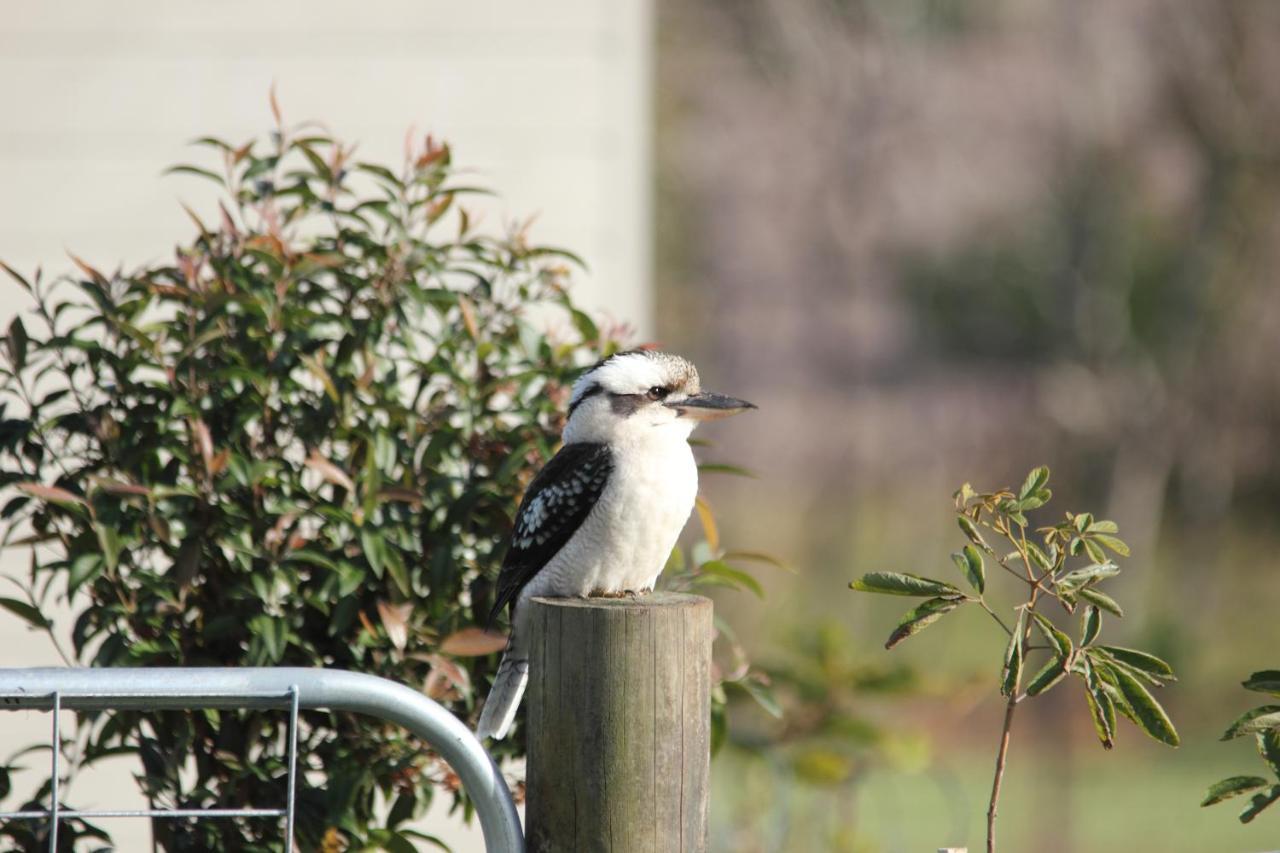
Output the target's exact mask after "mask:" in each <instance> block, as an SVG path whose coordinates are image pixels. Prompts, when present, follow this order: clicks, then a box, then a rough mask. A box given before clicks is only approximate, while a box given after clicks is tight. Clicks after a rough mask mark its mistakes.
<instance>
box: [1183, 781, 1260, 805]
mask: <svg viewBox="0 0 1280 853" xmlns="http://www.w3.org/2000/svg"><path fill="white" fill-rule="evenodd" d="M1269 784H1270V783H1269V782H1267V780H1266V779H1263V778H1262V777H1261V776H1232V777H1230V778H1228V779H1223V780H1222V781H1221V782H1216V783H1214V784H1212V785H1210V786H1209V790H1208V792H1207V793H1206V794H1205V797H1204V800H1203V801H1201V803H1200V805H1201V806H1212V805H1214V804H1215V803H1220V802H1222V801H1223V800H1229V799H1231V798H1232V797H1238V796H1240V795H1241V794H1248V793H1250V792H1251V791H1256V790H1258V789H1259V788H1265V787H1267V786H1268V785H1269Z"/></svg>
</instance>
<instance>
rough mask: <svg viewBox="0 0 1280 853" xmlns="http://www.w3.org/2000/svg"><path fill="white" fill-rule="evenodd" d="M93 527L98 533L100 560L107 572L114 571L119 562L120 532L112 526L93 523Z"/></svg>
mask: <svg viewBox="0 0 1280 853" xmlns="http://www.w3.org/2000/svg"><path fill="white" fill-rule="evenodd" d="M93 529H94V530H95V531H96V532H97V534H98V545H99V547H101V548H102V562H103V564H104V565H105V566H106V567H107V571H108V572H114V571H115V570H116V566H117V565H119V563H120V548H121V545H120V534H119V533H117V532H116V529H115V528H114V527H108V526H107V525H105V524H101V523H95V524H94V525H93Z"/></svg>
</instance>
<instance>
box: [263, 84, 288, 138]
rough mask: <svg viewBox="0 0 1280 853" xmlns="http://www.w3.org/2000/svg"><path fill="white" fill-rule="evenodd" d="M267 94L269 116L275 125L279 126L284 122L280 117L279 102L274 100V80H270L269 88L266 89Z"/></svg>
mask: <svg viewBox="0 0 1280 853" xmlns="http://www.w3.org/2000/svg"><path fill="white" fill-rule="evenodd" d="M267 96H268V99H269V100H270V102H271V117H272V118H274V119H275V120H276V127H280V126H282V125H283V124H284V119H283V118H281V113H280V102H279V101H278V100H276V84H275V81H274V80H273V81H272V82H271V89H270V90H269V91H268V93H267Z"/></svg>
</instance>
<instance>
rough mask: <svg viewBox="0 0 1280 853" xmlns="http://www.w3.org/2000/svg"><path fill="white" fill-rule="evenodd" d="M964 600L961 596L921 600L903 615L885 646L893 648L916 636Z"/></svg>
mask: <svg viewBox="0 0 1280 853" xmlns="http://www.w3.org/2000/svg"><path fill="white" fill-rule="evenodd" d="M963 602H964V599H959V598H931V599H929V600H928V601H924V602H921V604H920V606H918V607H916V608H915V609H914V610H912V611H910V612H909V613H907V615H906V616H903V617H902V621H901V622H899V623H898V627H897V628H895V629H894V631H893V633H892V634H890V635H889V639H888V640H887V641H886V642H885V644H884V647H885V648H886V649H892V648H893V647H894V646H896V645H898V643H901V642H902V641H903V640H905V639H907V637H911V636H914V635H916V634H918V633H920V632H921V631H923V630H924V629H925V628H927V627H929V626H930V625H932V624H933V623H934V622H937V621H938V620H939V619H941V618H942V617H943V616H946V615H947V614H948V613H950V612H951V611H952V610H955V609H956V608H957V607H959V606H960V605H961V604H962V603H963Z"/></svg>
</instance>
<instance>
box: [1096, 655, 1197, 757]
mask: <svg viewBox="0 0 1280 853" xmlns="http://www.w3.org/2000/svg"><path fill="white" fill-rule="evenodd" d="M1112 671H1113V672H1114V673H1115V679H1116V687H1118V688H1119V689H1120V692H1121V693H1122V694H1123V695H1124V698H1125V701H1126V702H1128V703H1129V708H1130V709H1131V710H1132V711H1133V716H1134V721H1135V722H1136V723H1137V724H1138V728H1140V729H1142V730H1143V731H1144V732H1146V733H1147V734H1148V735H1150V736H1151V737H1152V738H1154V739H1156V740H1158V741H1160V742H1161V743H1166V744H1168V745H1169V746H1177V745H1178V744H1179V743H1180V741H1179V739H1178V732H1177V731H1176V730H1175V729H1174V727H1173V723H1172V722H1171V721H1170V720H1169V715H1168V714H1166V713H1165V711H1164V708H1162V707H1160V703H1159V702H1157V701H1156V699H1155V697H1154V696H1152V695H1151V694H1150V693H1149V692H1148V691H1147V688H1146V687H1144V686H1142V683H1141V682H1140V681H1138V679H1136V678H1134V677H1133V676H1132V675H1130V674H1129V673H1127V672H1125V671H1124V670H1123V669H1120V668H1116V669H1114V670H1112Z"/></svg>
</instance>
